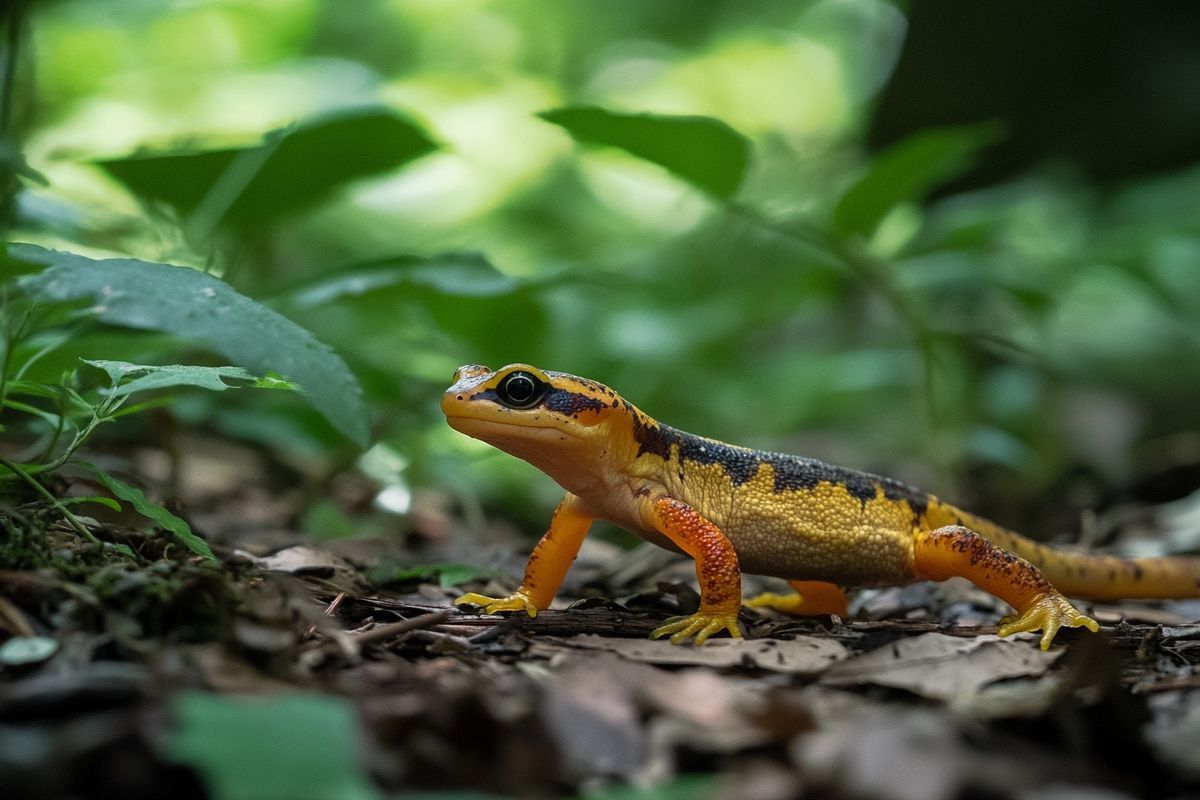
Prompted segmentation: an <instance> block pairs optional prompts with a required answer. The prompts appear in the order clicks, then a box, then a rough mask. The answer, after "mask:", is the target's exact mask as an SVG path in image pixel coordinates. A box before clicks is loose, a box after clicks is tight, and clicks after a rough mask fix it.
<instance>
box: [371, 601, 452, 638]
mask: <svg viewBox="0 0 1200 800" xmlns="http://www.w3.org/2000/svg"><path fill="white" fill-rule="evenodd" d="M451 616H453V614H452V612H450V611H449V610H445V611H435V612H433V613H432V614H422V615H421V616H419V617H413V618H412V619H405V620H401V621H400V622H392V623H390V624H388V625H378V626H376V627H374V628H372V629H371V630H369V631H367V632H365V633H360V634H358V635H357V636H355V637H354V642H355V643H356V644H358V645H364V644H373V643H375V642H385V641H387V640H388V639H394V638H396V637H397V636H400V635H402V634H405V633H408V632H410V631H416V630H421V629H422V628H432V627H434V626H436V625H441V624H442V623H444V622H448V621H449V620H450V618H451Z"/></svg>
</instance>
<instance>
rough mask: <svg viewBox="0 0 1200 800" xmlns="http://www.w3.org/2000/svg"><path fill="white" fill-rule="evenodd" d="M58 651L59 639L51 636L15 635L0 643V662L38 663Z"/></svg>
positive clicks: (11, 663)
mask: <svg viewBox="0 0 1200 800" xmlns="http://www.w3.org/2000/svg"><path fill="white" fill-rule="evenodd" d="M57 652H58V640H56V639H51V638H50V637H49V636H14V637H13V638H11V639H9V640H8V641H7V642H5V643H4V644H0V664H7V665H8V666H18V665H20V664H36V663H37V662H39V661H45V660H46V659H47V658H49V657H50V656H52V655H54V654H55V653H57Z"/></svg>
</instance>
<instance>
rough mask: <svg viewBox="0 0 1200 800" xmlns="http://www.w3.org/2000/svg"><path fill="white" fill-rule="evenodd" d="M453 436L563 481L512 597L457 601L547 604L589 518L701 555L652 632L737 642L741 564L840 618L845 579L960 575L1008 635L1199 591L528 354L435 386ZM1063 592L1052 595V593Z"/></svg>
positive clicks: (1046, 634)
mask: <svg viewBox="0 0 1200 800" xmlns="http://www.w3.org/2000/svg"><path fill="white" fill-rule="evenodd" d="M442 410H443V412H445V414H446V420H447V422H448V423H449V424H450V426H451V427H453V428H454V429H455V430H458V431H461V432H462V433H465V434H467V435H468V436H473V437H475V438H477V439H482V440H483V441H485V442H488V443H490V444H492V445H494V446H496V447H498V448H500V449H501V450H504V451H505V452H508V453H511V454H512V455H515V456H517V457H518V458H522V459H524V460H526V461H528V462H529V463H531V464H533V465H534V466H535V467H537V468H538V469H540V470H542V471H543V472H545V473H546V474H547V475H549V476H550V477H552V478H553V479H554V480H555V481H557V482H558V484H559V485H560V486H562V487H563V488H564V489H565V490H566V496H565V497H564V498H563V499H562V502H560V503H559V505H558V508H557V510H556V511H555V512H554V517H553V519H552V520H551V523H550V529H549V530H548V531H547V532H546V534H545V536H543V537H542V540H541V542H539V543H538V545H537V547H536V548H535V549H534V551H533V554H532V555H531V556H530V558H529V564H528V566H527V567H526V569H525V579H524V580H523V581H522V583H521V586H520V587H519V588H518V589H517V590H516V591H515V592H513V593H512V594H511V595H509V596H508V597H502V598H494V597H484V596H483V595H479V594H474V593H470V594H464V595H463V596H461V597H459V598H457V599H456V600H455V603H456V604H474V605H480V606H483V607H484V609H485V610H486V611H487V612H488V613H494V612H498V611H524V612H525V613H527V614H528V615H529V616H531V617H532V616H536V615H537V612H538V611H540V610H542V609H545V608H547V607H548V606H549V605H550V601H551V600H553V599H554V595H555V593H556V592H557V591H558V587H559V586H560V585H561V583H562V579H563V577H564V576H565V575H566V572H567V569H568V568H569V567H570V565H571V562H572V561H574V559H575V556H576V554H577V553H578V552H579V546H580V544H581V543H582V542H583V538H584V536H585V535H586V534H587V531H588V528H589V526H590V525H591V523H592V521H593V520H596V519H606V520H609V521H611V522H614V523H616V524H617V525H620V526H622V527H624V528H627V529H629V530H630V531H632V532H634V533H635V534H637V535H638V536H640V537H642V538H643V539H646V540H647V541H650V542H654V543H655V544H658V545H661V546H663V547H666V548H669V549H672V550H677V551H681V552H683V553H686V554H687V555H690V556H691V557H692V558H693V559H694V560H695V562H696V575H697V578H698V579H699V583H700V610H699V611H698V612H697V613H695V614H693V615H691V616H688V617H679V618H675V619H671V620H667V622H666V624H664V625H663V626H662V627H660V628H658V629H657V630H655V631H654V632H653V633H652V634H651V636H652V637H653V638H659V637H661V636H667V635H670V636H671V641H672V642H674V643H677V644H678V643H680V642H683V641H685V640H687V639H694V640H695V642H696V644H703V643H704V641H705V640H706V639H708V638H709V637H710V636H712V635H713V634H715V633H718V632H720V631H728V632H729V634H730V635H731V636H734V637H738V636H741V632H740V630H739V628H738V624H737V615H738V611H739V609H740V607H741V573H742V572H750V573H756V574H760V575H772V576H775V577H779V578H784V579H786V580H788V581H789V582H790V583H791V585H792V587H793V588H795V589H796V590H797V593H796V594H790V595H778V594H774V593H767V594H763V595H760V596H758V597H755V598H753V599H751V600H748V601H747V602H746V604H747V605H749V606H752V607H759V608H772V609H775V610H778V611H783V612H785V613H790V614H829V613H836V614H845V612H846V595H845V593H844V592H843V590H842V588H841V587H843V586H864V585H876V586H878V585H894V584H901V583H907V582H910V581H914V580H922V579H929V580H945V579H946V578H950V577H953V576H960V577H964V578H967V579H968V580H970V581H971V582H973V583H974V584H975V585H977V586H979V587H981V588H982V589H984V590H986V591H988V592H990V593H991V594H993V595H995V596H997V597H999V598H1001V599H1003V600H1004V601H1006V602H1007V603H1009V604H1010V605H1011V606H1013V608H1015V609H1016V613H1015V614H1014V615H1012V616H1009V617H1006V618H1005V619H1004V620H1002V621H1001V627H1000V630H999V633H1000V635H1001V636H1007V635H1009V634H1012V633H1018V632H1023V631H1038V630H1040V631H1042V638H1041V647H1042V649H1043V650H1044V649H1047V648H1048V647H1049V646H1050V643H1051V641H1052V640H1053V639H1054V635H1055V633H1056V632H1057V631H1058V630H1059V629H1060V628H1062V627H1064V626H1065V627H1073V628H1074V627H1084V628H1087V629H1088V630H1091V631H1093V632H1094V631H1097V630H1098V629H1099V626H1098V625H1097V624H1096V622H1095V620H1092V619H1090V618H1088V617H1086V616H1084V615H1083V614H1081V613H1080V612H1079V611H1077V610H1076V609H1075V608H1074V607H1073V606H1072V605H1071V604H1070V602H1069V601H1068V600H1067V599H1066V598H1065V597H1064V596H1063V593H1066V594H1070V595H1076V596H1081V597H1090V598H1095V599H1108V598H1121V597H1200V559H1186V558H1146V559H1122V558H1116V557H1112V556H1085V555H1077V554H1072V553H1068V552H1063V551H1058V550H1054V549H1051V548H1048V547H1044V546H1043V545H1040V544H1037V543H1036V542H1033V541H1032V540H1030V539H1026V538H1025V537H1022V536H1019V535H1018V534H1016V533H1013V532H1011V531H1008V530H1005V529H1004V528H1002V527H1000V526H998V525H996V524H994V523H992V522H989V521H987V520H985V519H982V518H980V517H976V516H974V515H972V514H969V513H967V512H965V511H962V510H960V509H958V508H956V507H954V506H952V505H950V504H948V503H944V502H942V501H940V500H938V499H937V498H936V497H934V496H933V495H930V494H926V493H924V492H921V491H918V490H916V489H914V488H912V487H910V486H906V485H904V484H902V483H900V482H898V481H894V480H891V479H888V478H882V477H878V476H875V475H868V474H866V473H861V472H856V471H854V470H848V469H844V468H841V467H834V466H830V465H828V464H823V463H821V462H819V461H815V460H813V459H805V458H800V457H799V456H789V455H784V454H779V453H767V452H763V451H759V450H750V449H747V448H741V447H734V446H732V445H727V444H724V443H722V442H719V441H716V440H714V439H705V438H703V437H699V436H694V435H692V434H689V433H684V432H683V431H678V430H675V429H674V428H671V427H669V426H667V425H663V424H661V423H659V422H656V421H655V420H653V419H652V418H650V417H649V416H647V415H646V414H644V413H643V412H641V411H640V410H638V409H637V408H636V407H635V406H633V405H632V404H630V403H629V402H627V401H626V400H624V399H623V398H621V397H620V396H619V395H618V394H617V393H616V392H614V391H613V390H612V389H609V388H608V387H607V386H604V385H602V384H599V383H596V382H595V381H590V380H587V379H585V378H578V377H576V376H574V375H568V374H566V373H561V372H548V371H543V370H540V369H538V368H536V367H532V366H529V365H528V364H511V365H509V366H507V367H504V368H502V369H499V370H496V371H492V370H490V369H488V368H487V367H482V366H477V365H470V366H464V367H461V368H460V369H459V370H458V371H457V372H456V373H455V375H454V383H453V385H452V386H451V387H450V388H449V389H447V390H446V393H445V394H444V395H443V397H442ZM1056 587H1057V588H1056Z"/></svg>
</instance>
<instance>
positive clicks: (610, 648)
mask: <svg viewBox="0 0 1200 800" xmlns="http://www.w3.org/2000/svg"><path fill="white" fill-rule="evenodd" d="M564 648H570V649H577V650H599V651H603V652H607V653H614V654H616V655H618V656H620V657H621V658H624V659H628V660H629V661H639V662H642V663H645V664H659V665H663V666H699V667H713V668H722V667H745V668H757V669H765V670H770V671H772V672H784V673H788V674H791V675H816V674H818V673H820V672H822V671H824V670H826V669H827V668H829V667H830V665H832V664H835V663H837V662H838V661H841V660H842V659H844V658H846V657H848V655H849V652H848V651H847V650H846V648H845V647H844V646H843V645H842V644H841V643H839V642H837V641H834V640H833V639H828V638H824V637H820V636H798V637H797V638H795V639H710V640H709V641H708V642H706V643H705V644H704V646H703V647H693V646H686V645H684V646H680V645H674V644H671V643H670V642H669V641H667V640H665V639H663V640H653V639H621V638H616V637H610V636H597V635H595V634H583V635H580V636H567V637H559V636H539V637H538V638H537V639H536V640H535V641H534V642H533V644H532V651H533V653H534V655H540V656H542V657H550V656H553V655H554V654H556V653H558V652H561V651H562V650H563V649H564Z"/></svg>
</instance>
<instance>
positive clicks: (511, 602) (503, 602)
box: [454, 589, 538, 617]
mask: <svg viewBox="0 0 1200 800" xmlns="http://www.w3.org/2000/svg"><path fill="white" fill-rule="evenodd" d="M454 605H456V606H462V605H473V606H483V613H485V614H496V613H499V612H501V611H524V612H525V613H526V614H528V615H529V616H531V617H536V616H537V614H538V610H537V606H535V605H534V604H533V601H532V600H530V599H529V595H527V594H525V593H524V592H522V591H521V590H520V589H518V590H517V591H515V592H513V593H512V594H510V595H509V596H508V597H488V596H486V595H482V594H476V593H475V592H467V593H466V594H462V595H459V596H458V597H456V598H454Z"/></svg>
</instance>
